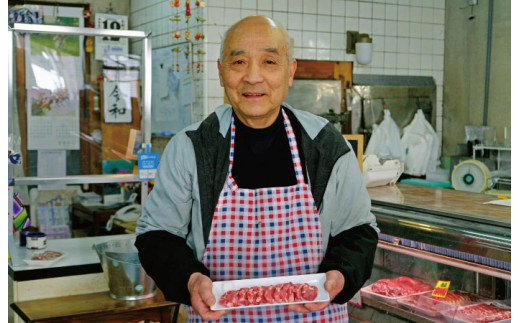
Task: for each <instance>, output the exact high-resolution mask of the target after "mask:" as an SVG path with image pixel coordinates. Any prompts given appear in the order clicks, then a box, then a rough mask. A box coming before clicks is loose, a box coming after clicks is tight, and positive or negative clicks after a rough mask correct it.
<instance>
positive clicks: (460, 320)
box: [443, 302, 511, 323]
mask: <svg viewBox="0 0 520 323" xmlns="http://www.w3.org/2000/svg"><path fill="white" fill-rule="evenodd" d="M443 315H445V318H447V319H448V318H450V319H451V318H452V317H453V322H455V323H491V322H493V323H498V322H500V323H505V322H511V308H510V307H508V306H505V305H502V304H498V303H493V302H484V303H479V304H473V305H468V306H462V307H459V308H458V309H456V310H455V311H448V312H446V313H443ZM450 322H451V321H450Z"/></svg>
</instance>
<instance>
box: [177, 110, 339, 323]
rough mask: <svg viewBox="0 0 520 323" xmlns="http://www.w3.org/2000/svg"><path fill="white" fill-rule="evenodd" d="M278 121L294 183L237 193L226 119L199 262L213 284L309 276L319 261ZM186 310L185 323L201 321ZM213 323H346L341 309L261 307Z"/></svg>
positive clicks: (315, 232) (314, 215) (316, 236)
mask: <svg viewBox="0 0 520 323" xmlns="http://www.w3.org/2000/svg"><path fill="white" fill-rule="evenodd" d="M282 112H283V110H282ZM283 117H284V125H285V130H286V133H287V136H288V138H289V144H290V148H291V154H292V158H293V163H294V170H295V172H296V179H297V183H296V185H294V186H287V187H270V188H259V189H242V188H239V187H238V186H237V184H236V182H235V180H234V179H233V177H232V168H233V156H234V147H235V124H234V120H233V119H232V120H231V149H230V152H229V171H228V176H227V180H226V183H225V184H224V188H223V189H222V191H221V192H220V197H219V200H218V203H217V206H216V208H215V213H214V214H213V222H212V227H211V231H210V234H209V239H208V243H207V245H206V250H205V252H204V256H203V259H202V262H203V263H204V265H206V266H207V267H208V269H209V270H210V272H211V278H212V279H213V281H222V280H233V279H249V278H263V277H275V276H288V275H303V274H314V273H316V272H317V270H318V266H319V264H320V262H321V261H322V259H323V256H324V250H323V243H322V237H321V225H320V218H319V215H318V212H317V210H316V207H315V203H314V198H313V197H312V194H311V191H310V189H309V187H308V185H307V184H305V179H304V176H303V170H302V166H301V161H300V157H299V154H298V147H297V144H296V138H295V136H294V132H293V129H292V127H291V124H290V122H289V118H288V117H287V115H286V114H285V112H283ZM187 309H188V317H189V319H188V322H202V320H201V319H200V317H199V316H198V315H197V314H196V313H195V312H194V311H193V309H192V308H191V307H187ZM218 322H322V323H330V322H342V323H343V322H348V312H347V305H346V304H344V305H340V304H330V305H329V306H327V307H326V308H325V309H324V310H322V311H319V312H312V313H308V314H301V313H297V312H294V311H290V310H289V309H288V308H287V306H265V307H254V308H251V309H238V310H233V311H231V312H230V313H228V314H226V315H224V316H223V317H221V318H220V320H219V321H218Z"/></svg>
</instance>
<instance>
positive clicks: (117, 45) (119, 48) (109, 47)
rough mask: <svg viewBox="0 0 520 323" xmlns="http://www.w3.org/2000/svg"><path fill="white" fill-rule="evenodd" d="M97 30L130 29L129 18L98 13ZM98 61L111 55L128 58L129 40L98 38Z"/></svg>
mask: <svg viewBox="0 0 520 323" xmlns="http://www.w3.org/2000/svg"><path fill="white" fill-rule="evenodd" d="M96 28H101V29H112V30H120V29H128V16H122V15H113V14H106V13H96ZM95 49H96V59H97V60H103V58H104V57H108V56H110V55H116V56H120V55H122V56H127V55H128V38H126V37H113V36H103V37H101V36H100V37H96V42H95Z"/></svg>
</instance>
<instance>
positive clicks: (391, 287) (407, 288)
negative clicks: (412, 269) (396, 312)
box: [361, 276, 433, 305]
mask: <svg viewBox="0 0 520 323" xmlns="http://www.w3.org/2000/svg"><path fill="white" fill-rule="evenodd" d="M432 290H433V289H432V287H431V286H430V285H429V284H427V283H425V282H423V281H422V280H419V279H415V278H411V277H408V276H399V277H396V278H383V279H379V280H378V281H376V282H375V283H373V284H370V285H368V286H365V287H363V288H361V296H362V297H367V298H372V299H375V300H378V301H381V302H385V303H388V304H391V305H396V304H397V300H399V299H402V298H403V297H406V296H410V295H414V294H419V293H423V292H426V291H432Z"/></svg>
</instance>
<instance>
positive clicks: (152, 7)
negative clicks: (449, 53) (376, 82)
mask: <svg viewBox="0 0 520 323" xmlns="http://www.w3.org/2000/svg"><path fill="white" fill-rule="evenodd" d="M184 3H185V1H184V0H181V7H182V6H183V5H184ZM191 5H192V8H193V7H195V1H194V0H192V1H191ZM130 6H131V8H130V11H131V14H130V26H131V28H132V29H137V30H144V31H151V32H152V35H155V36H153V38H152V45H153V46H154V47H162V46H166V45H168V44H170V43H171V41H172V38H171V37H170V36H169V33H170V32H172V31H173V26H172V23H171V22H170V21H169V18H170V17H172V16H173V14H174V11H173V10H172V8H171V7H170V4H169V1H165V0H162V1H159V0H152V1H150V0H131V2H130ZM200 9H202V10H201V13H202V14H203V15H204V17H205V18H206V19H207V21H206V22H205V23H204V25H203V26H204V30H205V32H204V33H205V35H206V38H205V41H204V44H203V45H201V48H203V50H204V51H205V52H207V55H205V56H204V57H203V59H204V65H205V66H204V67H205V73H204V75H203V76H201V79H200V80H198V83H197V84H198V87H197V93H198V95H199V97H198V101H197V104H196V107H195V108H194V110H195V111H194V112H195V113H194V114H195V116H196V118H202V117H204V116H205V115H207V114H209V113H210V112H212V111H213V109H214V108H215V107H216V106H218V105H219V104H221V103H222V102H223V89H222V88H221V87H220V84H219V81H218V71H217V65H216V61H217V59H218V56H219V52H220V41H221V38H222V35H223V34H224V31H225V30H226V29H227V28H228V27H229V26H231V25H232V24H233V23H234V22H236V21H238V20H239V19H241V18H243V17H246V16H248V15H252V14H261V15H266V16H270V17H273V18H274V19H276V20H278V21H279V22H280V23H281V24H282V25H284V26H285V27H286V28H287V30H288V32H289V34H290V35H291V37H293V38H294V45H295V50H294V53H295V58H300V59H316V60H334V61H336V60H339V61H354V74H386V75H409V76H432V77H433V78H434V79H435V82H436V84H437V107H436V108H437V116H436V125H434V127H435V129H437V132H438V133H439V135H441V129H442V111H443V109H442V105H443V99H442V93H443V72H444V16H445V10H444V9H445V2H444V0H360V1H344V0H319V1H318V0H242V1H240V0H207V2H206V8H200ZM192 11H193V9H192ZM192 27H193V26H192ZM347 30H353V31H358V32H360V33H368V34H369V35H370V36H371V37H372V39H373V48H374V53H373V59H372V62H371V63H370V64H369V65H366V66H362V65H358V64H357V62H355V56H354V55H352V54H346V31H347Z"/></svg>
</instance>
